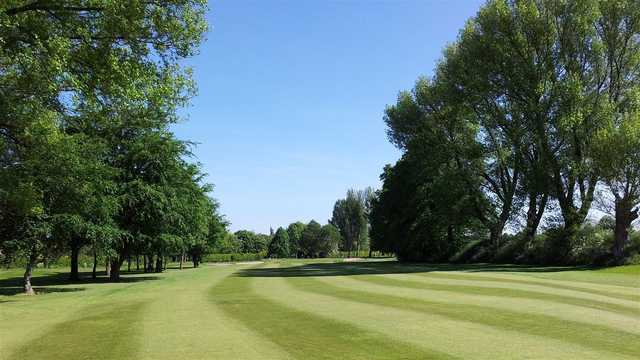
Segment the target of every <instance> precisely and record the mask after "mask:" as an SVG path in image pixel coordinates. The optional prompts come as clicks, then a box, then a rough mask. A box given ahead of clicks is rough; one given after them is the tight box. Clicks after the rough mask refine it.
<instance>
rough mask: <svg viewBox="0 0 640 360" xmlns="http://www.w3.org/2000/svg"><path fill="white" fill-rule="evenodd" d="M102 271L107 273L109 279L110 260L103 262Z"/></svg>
mask: <svg viewBox="0 0 640 360" xmlns="http://www.w3.org/2000/svg"><path fill="white" fill-rule="evenodd" d="M104 270H105V272H106V273H107V277H108V278H111V259H110V258H109V257H107V259H106V260H105V262H104Z"/></svg>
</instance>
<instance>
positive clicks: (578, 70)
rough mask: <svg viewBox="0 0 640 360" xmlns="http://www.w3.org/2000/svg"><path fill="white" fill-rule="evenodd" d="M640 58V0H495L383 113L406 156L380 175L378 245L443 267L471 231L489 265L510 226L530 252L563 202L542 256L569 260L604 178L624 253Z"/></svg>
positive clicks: (631, 209) (617, 246)
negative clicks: (429, 74) (428, 72)
mask: <svg viewBox="0 0 640 360" xmlns="http://www.w3.org/2000/svg"><path fill="white" fill-rule="evenodd" d="M639 64H640V4H639V3H638V2H637V1H632V0H626V1H624V0H623V1H606V0H603V1H600V0H589V1H579V2H558V1H535V0H526V1H508V0H492V1H488V2H487V4H486V5H485V6H483V7H482V8H481V10H480V11H479V12H478V14H477V15H476V16H475V17H474V18H472V19H470V20H469V21H468V23H467V25H466V26H465V28H464V29H463V31H462V32H461V34H460V36H459V38H458V41H457V42H456V43H454V44H452V45H451V46H449V47H447V48H446V50H445V52H444V57H443V59H442V61H441V62H440V63H439V65H438V66H437V68H436V71H435V75H434V76H433V77H432V78H431V79H424V78H423V79H420V80H418V82H417V83H416V86H415V88H414V89H413V91H412V92H402V93H400V95H399V96H398V100H397V102H396V104H395V105H393V106H390V107H388V108H387V110H386V116H385V121H386V123H387V126H388V135H389V139H390V141H391V142H392V143H393V144H395V145H396V146H397V147H398V148H399V149H400V150H401V151H402V152H403V156H402V158H401V159H400V160H399V161H398V163H396V164H395V165H394V166H389V167H387V168H385V172H384V174H383V175H382V179H383V181H384V185H383V188H382V190H380V191H379V192H378V194H377V199H376V200H375V201H374V206H373V210H372V212H371V221H372V232H373V233H372V238H373V245H374V247H375V248H376V249H380V250H386V251H395V252H396V253H398V255H399V256H400V257H401V258H406V259H412V260H417V259H421V260H438V261H440V260H444V259H447V257H448V256H450V255H451V254H452V253H457V252H458V251H459V250H461V249H463V248H465V246H466V242H465V238H467V237H468V236H469V234H476V235H477V236H478V239H480V240H482V241H483V246H481V248H483V249H486V252H487V253H489V254H491V256H489V259H494V260H495V259H497V258H499V256H498V254H499V253H500V252H501V250H500V249H501V248H504V247H505V246H507V243H508V242H509V243H511V245H513V242H512V240H513V238H512V237H505V232H507V230H508V231H509V232H516V233H518V239H519V240H518V244H519V246H520V247H521V248H522V249H523V250H526V249H529V248H531V247H532V246H534V242H535V241H534V237H535V236H536V234H537V233H538V228H539V226H540V224H541V223H542V222H543V221H544V218H545V213H546V214H547V217H548V218H550V217H555V215H556V214H554V213H550V210H551V209H557V210H558V212H557V215H558V216H557V218H558V220H559V221H558V222H556V226H557V234H558V235H557V236H552V237H550V238H552V239H554V240H553V241H549V242H547V245H548V246H549V247H551V250H550V251H548V253H549V254H551V257H552V258H550V259H548V260H549V261H551V262H555V263H561V262H570V261H571V258H572V246H573V245H572V244H576V243H578V241H577V240H578V238H580V237H581V235H580V234H581V229H582V228H583V227H584V224H585V221H586V219H587V215H588V213H589V211H590V209H591V208H592V205H593V203H594V200H595V199H596V196H597V192H596V189H597V188H598V186H601V185H602V186H604V187H606V188H607V189H608V191H609V192H610V194H611V195H612V196H611V197H612V198H613V199H612V203H613V208H614V210H615V211H614V212H615V217H616V227H615V238H616V240H615V241H614V242H613V244H612V247H611V253H612V256H613V257H614V258H615V260H616V261H620V260H621V259H622V257H623V256H624V248H625V246H627V245H628V237H629V231H630V230H631V224H632V222H633V221H634V220H635V219H636V218H637V216H638V206H640V204H639V203H640V198H639V197H638V183H639V181H640V176H639V173H638V171H637V170H638V164H640V162H639V161H638V159H637V152H638V148H639V146H638V143H637V136H636V133H637V131H636V130H637V128H638V126H637V119H638V114H637V109H636V105H637V104H636V103H637V94H638V93H639V91H638V89H639V85H638V84H640V81H639V80H640V79H639V78H638V77H639V76H640V72H639V71H638V69H639V68H640V67H639ZM520 209H523V210H522V211H520Z"/></svg>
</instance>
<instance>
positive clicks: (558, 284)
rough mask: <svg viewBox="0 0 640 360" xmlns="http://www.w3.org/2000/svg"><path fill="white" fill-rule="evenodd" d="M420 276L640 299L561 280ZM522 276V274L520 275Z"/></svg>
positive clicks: (635, 292) (635, 293)
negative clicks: (531, 286)
mask: <svg viewBox="0 0 640 360" xmlns="http://www.w3.org/2000/svg"><path fill="white" fill-rule="evenodd" d="M416 275H418V276H424V277H429V278H442V279H452V280H473V281H486V282H494V283H505V284H523V285H536V286H542V287H547V288H551V289H561V290H573V291H579V292H583V293H589V294H594V295H601V296H606V297H610V298H615V299H621V300H631V301H640V290H631V291H628V289H624V290H625V293H622V292H619V291H616V289H611V290H597V289H593V288H586V287H582V286H575V285H570V284H567V283H566V282H564V281H559V280H546V279H539V278H531V277H528V278H527V279H516V278H515V276H513V277H506V276H489V275H484V274H483V275H478V273H464V272H463V273H455V274H454V273H442V272H429V273H420V274H416ZM518 277H522V276H518Z"/></svg>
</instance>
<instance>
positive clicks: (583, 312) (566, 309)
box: [334, 277, 640, 335]
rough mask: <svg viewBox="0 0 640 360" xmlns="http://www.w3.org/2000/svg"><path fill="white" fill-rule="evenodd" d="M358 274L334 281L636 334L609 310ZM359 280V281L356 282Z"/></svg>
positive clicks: (636, 326) (638, 322) (627, 319)
mask: <svg viewBox="0 0 640 360" xmlns="http://www.w3.org/2000/svg"><path fill="white" fill-rule="evenodd" d="M356 278H358V277H341V278H340V279H339V281H335V282H334V284H336V285H339V286H343V287H356V288H358V287H365V288H366V290H367V291H371V292H376V293H381V294H389V293H394V294H395V295H398V296H404V297H407V298H408V299H424V298H428V299H429V300H433V301H438V302H447V303H455V304H462V305H467V304H468V305H480V306H485V307H489V308H495V309H498V310H501V309H504V310H510V311H514V312H522V313H524V314H540V315H548V316H554V317H557V318H560V319H564V320H568V321H576V322H581V323H585V324H594V325H604V326H607V327H610V328H613V329H617V330H620V331H625V332H629V333H633V334H636V335H640V319H639V318H638V317H634V316H626V315H621V314H618V313H613V312H610V311H604V310H598V309H590V308H585V307H581V306H575V305H568V304H562V303H556V302H550V301H542V300H536V299H526V298H509V297H501V296H490V295H476V294H468V293H462V292H455V291H447V290H429V289H413V288H408V287H402V286H395V285H389V284H386V285H381V284H376V283H373V282H368V281H362V280H358V279H356ZM358 284H360V285H358Z"/></svg>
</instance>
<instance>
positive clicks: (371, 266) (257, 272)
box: [236, 261, 594, 277]
mask: <svg viewBox="0 0 640 360" xmlns="http://www.w3.org/2000/svg"><path fill="white" fill-rule="evenodd" d="M592 269H594V268H592V267H583V266H580V267H566V266H531V265H500V264H423V263H402V262H397V261H365V262H342V263H311V264H305V265H300V266H292V267H283V268H251V269H242V270H240V271H238V272H237V273H236V274H237V275H238V276H244V277H302V276H349V275H376V274H379V275H382V274H410V273H422V272H431V271H458V272H528V273H550V272H562V271H578V270H592Z"/></svg>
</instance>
